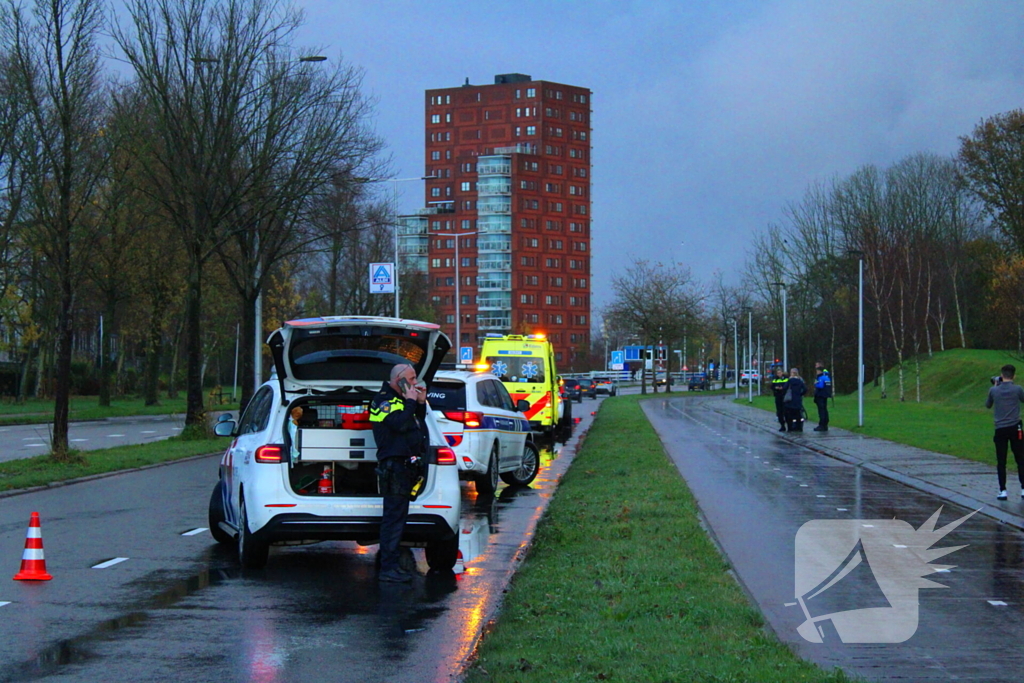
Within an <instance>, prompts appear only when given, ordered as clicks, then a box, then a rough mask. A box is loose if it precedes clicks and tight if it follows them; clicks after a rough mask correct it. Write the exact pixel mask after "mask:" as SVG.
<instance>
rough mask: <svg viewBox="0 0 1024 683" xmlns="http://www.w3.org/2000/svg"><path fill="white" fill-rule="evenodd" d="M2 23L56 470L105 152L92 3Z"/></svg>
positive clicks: (99, 22)
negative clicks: (50, 288) (44, 304)
mask: <svg viewBox="0 0 1024 683" xmlns="http://www.w3.org/2000/svg"><path fill="white" fill-rule="evenodd" d="M2 21H3V35H4V41H5V42H6V44H7V45H8V46H9V47H10V50H11V57H12V60H13V63H14V73H15V74H16V78H17V83H18V89H19V94H20V95H21V97H23V98H24V105H25V107H26V108H27V115H28V120H29V121H30V125H31V130H32V134H33V135H34V137H35V144H34V145H32V146H26V147H25V150H24V151H25V156H24V163H25V166H26V172H27V173H26V176H25V177H26V179H27V181H28V183H29V189H28V192H29V196H30V198H31V199H30V201H31V203H32V213H33V216H34V220H33V229H31V230H29V231H27V234H28V235H30V236H31V237H30V241H31V242H32V244H33V246H34V248H36V249H37V250H38V251H39V253H40V254H42V255H44V257H45V259H46V261H47V266H48V268H49V269H50V272H51V275H52V278H53V281H54V286H55V291H56V297H57V300H58V302H59V304H58V307H57V325H56V344H57V348H56V367H55V377H56V386H55V391H54V398H55V404H54V415H53V436H52V442H51V449H52V453H53V457H54V458H55V459H57V460H59V461H64V460H67V459H68V457H69V452H68V408H69V398H70V389H71V344H72V339H73V331H74V326H73V325H74V321H73V316H74V307H75V295H76V293H77V291H78V288H79V286H80V284H81V282H82V279H83V278H84V276H85V265H86V264H87V263H88V262H89V258H88V257H89V252H90V250H91V249H92V246H93V244H94V235H95V231H96V216H95V214H94V211H93V206H92V199H93V197H94V195H95V193H96V191H97V188H98V187H99V185H100V183H101V181H102V179H103V176H104V169H105V167H106V162H107V157H108V149H109V145H108V143H107V141H106V140H105V139H104V130H103V126H104V124H105V123H106V114H107V109H108V107H107V102H108V98H107V96H106V92H105V90H104V88H103V84H102V81H101V76H100V68H99V56H100V55H99V51H98V49H97V44H96V39H97V37H98V35H99V33H100V31H101V30H102V28H103V21H104V17H103V11H102V5H101V3H100V1H99V0H36V1H35V2H34V3H33V4H32V10H31V12H30V13H29V12H26V11H25V10H24V9H23V8H22V7H20V6H18V5H16V4H15V3H14V2H13V0H11V2H9V3H8V5H7V6H6V7H5V8H4V13H3V19H2Z"/></svg>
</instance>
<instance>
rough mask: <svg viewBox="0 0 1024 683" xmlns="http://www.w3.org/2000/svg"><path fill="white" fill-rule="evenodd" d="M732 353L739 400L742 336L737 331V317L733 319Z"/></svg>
mask: <svg viewBox="0 0 1024 683" xmlns="http://www.w3.org/2000/svg"><path fill="white" fill-rule="evenodd" d="M732 353H733V359H734V361H735V363H736V364H735V365H734V366H733V369H732V374H733V380H734V382H735V384H736V387H735V394H736V396H735V398H736V399H737V400H739V397H740V371H739V366H740V338H739V334H737V332H736V318H733V319H732Z"/></svg>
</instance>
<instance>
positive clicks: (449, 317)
mask: <svg viewBox="0 0 1024 683" xmlns="http://www.w3.org/2000/svg"><path fill="white" fill-rule="evenodd" d="M444 321H445V322H446V323H448V324H449V325H454V324H455V316H454V315H446V316H445V317H444Z"/></svg>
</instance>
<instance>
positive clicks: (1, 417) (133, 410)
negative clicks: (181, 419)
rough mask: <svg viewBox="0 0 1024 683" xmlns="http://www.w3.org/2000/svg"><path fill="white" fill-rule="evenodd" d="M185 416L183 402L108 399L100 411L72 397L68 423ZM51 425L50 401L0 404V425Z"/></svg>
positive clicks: (86, 399) (89, 400)
mask: <svg viewBox="0 0 1024 683" xmlns="http://www.w3.org/2000/svg"><path fill="white" fill-rule="evenodd" d="M206 409H207V410H209V411H214V410H238V404H225V405H210V404H209V401H208V400H207V406H206ZM171 414H179V415H184V414H185V399H184V398H179V399H167V398H164V399H161V402H160V405H155V406H147V405H146V404H145V401H144V400H143V399H141V398H115V399H111V401H110V406H109V407H102V408H101V407H100V406H99V398H98V397H96V396H72V397H71V405H70V419H71V420H72V421H74V420H96V419H102V418H107V417H128V416H131V415H171ZM52 421H53V401H52V400H43V399H34V398H30V399H28V400H26V401H25V402H24V403H0V425H5V424H6V425H10V424H44V423H47V422H52Z"/></svg>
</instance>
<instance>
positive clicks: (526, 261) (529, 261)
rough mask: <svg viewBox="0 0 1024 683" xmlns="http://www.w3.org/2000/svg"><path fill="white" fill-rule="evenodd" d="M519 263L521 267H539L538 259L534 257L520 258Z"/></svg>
mask: <svg viewBox="0 0 1024 683" xmlns="http://www.w3.org/2000/svg"><path fill="white" fill-rule="evenodd" d="M519 263H520V265H523V266H530V267H533V266H535V265H537V259H536V258H534V257H533V256H520V257H519Z"/></svg>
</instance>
